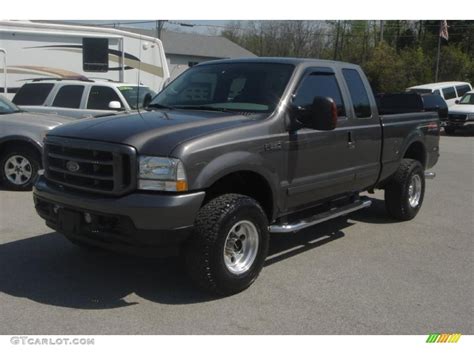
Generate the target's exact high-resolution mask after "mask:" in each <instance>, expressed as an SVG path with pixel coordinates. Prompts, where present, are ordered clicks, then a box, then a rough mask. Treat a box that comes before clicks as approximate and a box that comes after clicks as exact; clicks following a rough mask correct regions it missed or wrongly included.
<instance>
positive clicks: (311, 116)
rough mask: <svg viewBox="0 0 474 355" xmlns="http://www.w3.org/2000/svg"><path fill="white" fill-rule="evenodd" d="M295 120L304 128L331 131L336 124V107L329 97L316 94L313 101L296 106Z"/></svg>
mask: <svg viewBox="0 0 474 355" xmlns="http://www.w3.org/2000/svg"><path fill="white" fill-rule="evenodd" d="M296 120H297V121H298V122H299V123H300V124H301V125H302V126H303V127H306V128H311V129H316V130H319V131H331V130H333V129H335V128H336V126H337V107H336V103H335V102H334V100H333V99H331V98H330V97H322V96H316V97H315V98H314V99H313V103H312V104H311V105H309V106H306V107H297V108H296Z"/></svg>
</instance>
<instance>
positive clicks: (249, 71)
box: [149, 63, 294, 112]
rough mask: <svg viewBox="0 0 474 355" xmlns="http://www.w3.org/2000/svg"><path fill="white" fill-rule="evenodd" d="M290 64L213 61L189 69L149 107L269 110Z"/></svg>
mask: <svg viewBox="0 0 474 355" xmlns="http://www.w3.org/2000/svg"><path fill="white" fill-rule="evenodd" d="M293 69H294V66H293V65H290V64H278V63H220V64H219V63H216V64H206V65H200V66H195V67H193V68H192V69H189V70H188V71H186V72H185V73H184V74H182V75H181V76H180V77H178V78H177V79H176V80H174V81H173V82H172V83H171V84H169V85H168V86H167V87H166V88H165V89H163V91H161V92H160V93H159V94H158V95H157V96H156V97H155V98H154V99H153V100H152V102H151V103H150V105H149V107H161V108H163V107H166V108H179V109H192V110H199V109H201V110H218V111H236V112H272V111H273V110H274V109H275V108H276V106H277V104H278V102H279V100H280V97H281V95H282V94H283V91H284V90H285V87H286V85H287V83H288V81H289V79H290V76H291V74H292V73H293Z"/></svg>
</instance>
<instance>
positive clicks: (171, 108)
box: [146, 104, 174, 110]
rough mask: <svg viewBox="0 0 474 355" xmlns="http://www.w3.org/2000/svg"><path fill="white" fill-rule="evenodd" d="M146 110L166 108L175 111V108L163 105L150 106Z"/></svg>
mask: <svg viewBox="0 0 474 355" xmlns="http://www.w3.org/2000/svg"><path fill="white" fill-rule="evenodd" d="M146 108H164V109H168V110H174V107H173V106H166V105H162V104H149V105H148V106H147V107H146Z"/></svg>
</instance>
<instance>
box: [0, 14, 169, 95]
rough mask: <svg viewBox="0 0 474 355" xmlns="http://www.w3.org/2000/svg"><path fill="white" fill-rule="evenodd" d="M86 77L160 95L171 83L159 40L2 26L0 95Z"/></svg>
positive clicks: (82, 29) (107, 31)
mask: <svg viewBox="0 0 474 355" xmlns="http://www.w3.org/2000/svg"><path fill="white" fill-rule="evenodd" d="M81 76H82V77H84V76H85V77H88V78H96V79H106V80H113V81H118V82H127V83H141V84H143V85H146V86H148V87H150V88H151V89H153V90H155V91H160V90H161V89H162V87H163V84H164V82H165V81H166V80H167V79H168V78H169V71H168V65H167V62H166V58H165V53H164V51H163V46H162V44H161V41H160V40H158V39H156V38H153V37H148V36H143V35H139V34H135V33H130V32H125V31H120V30H116V29H111V28H98V27H89V26H75V25H57V24H47V23H36V22H30V21H0V93H2V94H3V93H5V94H6V96H7V97H8V98H10V99H11V98H12V97H13V96H14V94H15V93H16V92H17V91H18V89H19V88H20V87H21V86H22V85H23V84H24V83H25V81H28V80H32V79H38V78H73V77H76V78H77V77H81Z"/></svg>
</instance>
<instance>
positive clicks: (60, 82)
mask: <svg viewBox="0 0 474 355" xmlns="http://www.w3.org/2000/svg"><path fill="white" fill-rule="evenodd" d="M154 95H155V93H154V92H153V91H152V90H151V89H150V88H148V87H147V86H143V85H137V84H126V83H119V82H113V81H104V80H90V79H87V78H82V79H78V80H71V79H35V80H32V81H30V82H28V83H26V84H24V85H23V86H22V87H21V88H20V90H18V92H17V93H16V94H15V97H14V98H13V100H12V102H13V103H15V104H16V105H17V106H19V107H20V108H22V109H24V110H26V111H30V112H42V113H56V114H58V115H62V116H69V117H74V118H86V117H94V116H98V115H107V114H112V113H115V112H117V111H131V110H136V109H139V108H141V107H143V105H144V103H145V105H146V102H147V101H149V100H151V98H152V97H153V96H154Z"/></svg>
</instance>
